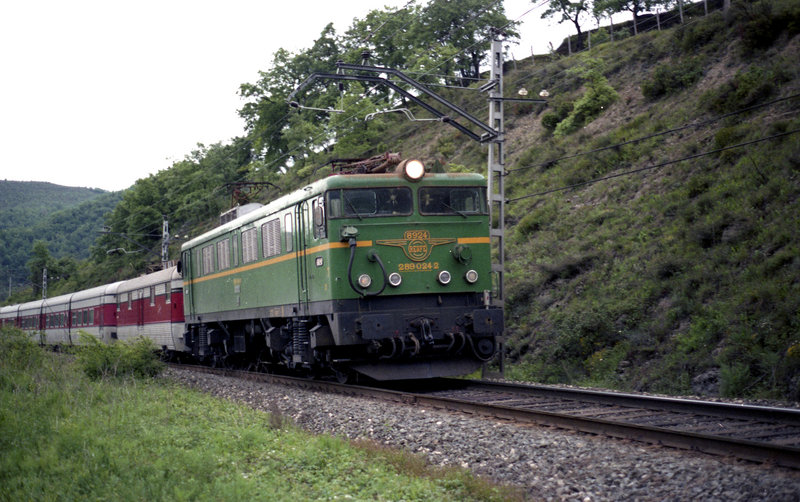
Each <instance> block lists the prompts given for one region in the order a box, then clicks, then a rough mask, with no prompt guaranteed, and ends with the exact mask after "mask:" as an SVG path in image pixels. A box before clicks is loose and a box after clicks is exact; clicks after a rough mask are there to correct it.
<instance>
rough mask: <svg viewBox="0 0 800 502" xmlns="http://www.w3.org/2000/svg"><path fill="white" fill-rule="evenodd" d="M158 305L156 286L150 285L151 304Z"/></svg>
mask: <svg viewBox="0 0 800 502" xmlns="http://www.w3.org/2000/svg"><path fill="white" fill-rule="evenodd" d="M155 305H156V287H155V286H150V306H151V307H155Z"/></svg>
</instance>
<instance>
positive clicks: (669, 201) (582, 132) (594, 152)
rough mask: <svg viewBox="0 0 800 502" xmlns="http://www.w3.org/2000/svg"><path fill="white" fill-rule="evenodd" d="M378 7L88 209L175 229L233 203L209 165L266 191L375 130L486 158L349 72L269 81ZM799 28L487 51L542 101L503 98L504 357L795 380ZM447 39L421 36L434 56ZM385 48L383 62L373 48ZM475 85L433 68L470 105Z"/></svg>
mask: <svg viewBox="0 0 800 502" xmlns="http://www.w3.org/2000/svg"><path fill="white" fill-rule="evenodd" d="M438 3H439V4H441V3H442V2H438ZM432 4H433V2H432ZM419 12H422V11H419ZM419 12H418V13H419ZM426 12H427V11H426ZM379 14H381V13H380V12H378V11H373V12H371V13H370V15H369V16H372V17H371V18H370V17H369V16H368V18H370V19H371V22H372V24H371V25H370V24H366V25H364V24H360V23H361V21H359V20H357V22H356V23H354V26H353V27H352V28H351V30H349V31H348V32H347V33H346V34H345V36H343V37H337V36H336V35H335V32H334V31H333V29H332V27H330V26H329V27H327V28H326V29H325V30H324V31H323V33H322V35H321V36H320V39H318V40H317V41H316V42H315V43H314V45H313V47H312V48H311V49H309V50H307V51H303V52H301V53H299V54H296V55H293V54H289V53H287V52H285V51H284V52H279V53H278V54H276V56H275V64H276V65H277V64H278V63H281V64H283V65H284V66H282V67H281V72H278V71H277V70H271V71H269V72H264V73H263V74H262V77H263V78H262V80H260V81H259V82H257V83H255V84H245V85H243V87H242V94H243V96H244V97H245V98H246V99H247V100H248V102H247V103H246V104H245V106H244V107H243V109H242V110H241V111H240V113H241V114H242V117H243V118H244V119H245V121H246V124H247V126H246V127H247V129H246V132H247V134H246V136H245V137H243V138H238V139H237V140H235V141H233V142H232V143H231V144H229V145H212V146H210V147H202V148H200V149H199V150H198V151H196V152H193V153H192V154H191V155H188V156H187V157H186V159H184V160H183V161H180V162H177V163H176V164H175V165H174V166H173V167H172V168H171V169H169V170H166V171H163V172H161V173H159V174H158V175H154V176H151V177H149V178H147V179H143V180H140V181H139V182H137V183H136V185H134V186H133V187H132V188H131V189H130V190H128V191H126V192H125V194H124V196H123V198H122V201H121V202H120V204H119V205H118V206H117V208H116V209H115V211H114V212H113V213H112V214H111V215H110V217H109V218H108V220H107V222H106V223H107V224H108V225H109V226H110V227H111V228H112V230H113V231H114V232H118V233H125V234H128V235H140V234H148V233H153V232H157V231H158V230H159V229H160V224H161V215H162V214H167V215H169V216H170V221H171V224H172V228H173V229H174V231H177V232H179V233H180V234H181V235H186V234H190V235H194V234H196V233H197V232H200V231H202V230H203V229H206V228H209V227H210V226H212V225H213V224H214V218H215V217H216V215H217V213H218V212H219V211H220V210H221V209H223V208H225V207H228V205H229V204H230V196H229V193H228V192H227V191H226V189H225V188H224V185H225V183H229V182H233V181H240V180H243V179H247V180H252V181H267V182H270V183H272V184H273V185H274V186H273V187H272V188H270V189H269V190H265V191H264V192H262V193H261V194H259V195H256V196H254V199H255V200H259V201H265V200H267V199H268V198H270V197H273V196H274V195H275V194H277V193H278V191H281V192H282V193H286V192H287V191H289V190H292V189H294V188H296V187H298V186H300V185H302V184H305V183H307V182H308V181H310V180H311V179H313V178H314V177H315V176H321V175H325V174H326V173H327V172H328V171H326V170H325V169H322V170H319V171H314V169H313V167H314V166H319V165H321V164H323V163H325V162H326V161H328V160H330V158H332V157H337V156H338V157H348V156H352V157H357V156H358V157H363V156H369V155H374V154H378V153H382V152H384V151H386V150H392V151H400V152H402V153H403V154H405V155H406V156H415V157H420V158H423V159H425V160H426V162H427V164H428V165H429V166H431V167H432V168H433V169H435V170H473V171H485V164H486V147H485V146H483V145H479V144H477V143H475V142H471V141H470V140H469V139H468V138H467V137H466V136H463V135H461V134H460V133H458V132H457V131H455V130H454V129H453V128H450V127H447V126H446V125H443V124H441V123H437V122H427V123H420V122H409V121H406V120H405V117H404V116H402V115H401V114H384V115H380V116H378V117H376V118H375V119H374V120H372V121H368V122H365V121H364V120H363V115H361V114H362V113H364V114H366V113H368V112H373V111H375V110H376V109H381V108H385V107H388V106H390V105H391V106H395V105H396V103H395V104H392V103H391V99H392V96H391V95H390V94H379V95H370V97H369V99H360V100H359V92H361V93H363V94H362V95H361V96H362V97H363V96H364V95H366V94H368V92H367V90H368V89H367V87H366V86H365V87H361V88H359V87H357V86H358V85H360V84H352V83H348V86H350V87H349V91H347V92H345V91H340V90H338V88H337V86H335V85H330V86H327V85H320V86H317V87H315V88H314V89H312V90H309V92H308V93H307V94H306V95H304V96H303V99H304V100H305V101H303V103H305V104H306V105H308V106H315V107H318V108H326V107H328V106H332V105H333V104H336V106H340V105H341V106H345V107H351V108H350V109H351V110H352V108H353V107H354V108H357V109H358V111H357V112H352V113H349V114H331V113H327V112H320V111H317V110H300V111H295V112H291V113H289V112H288V111H287V110H288V107H287V106H286V103H285V101H284V98H285V97H286V95H287V93H288V92H289V91H290V90H291V89H293V88H294V86H296V85H297V84H298V83H299V82H301V81H302V80H303V79H305V77H306V76H307V75H308V74H309V73H310V72H312V71H332V70H333V69H334V66H333V62H334V61H335V60H336V59H338V58H344V59H345V60H346V61H349V62H357V57H358V53H359V51H357V45H353V44H355V43H356V42H357V41H359V40H363V38H364V33H365V32H369V29H370V28H369V26H374V25H379V24H380V23H381V22H386V23H400V24H402V22H403V21H402V18H400V17H392V16H388V17H387V16H385V15H384V16H383V17H382V16H381V15H379ZM499 14H501V12H500V13H499ZM415 19H416V18H415ZM419 19H424V17H423V16H420V17H419ZM498 22H499V23H500V25H502V22H503V20H502V19H500V20H499V21H498ZM387 26H390V25H389V24H387ZM415 29H416V28H415ZM419 29H422V28H419ZM798 32H800V7H798V6H797V5H796V2H791V1H789V0H782V1H779V0H775V1H761V2H754V3H751V2H734V3H733V7H732V8H731V11H730V12H729V13H728V14H727V15H724V14H723V13H721V12H712V13H710V14H709V15H708V16H702V15H701V16H696V17H693V18H687V20H686V23H685V24H683V25H681V26H678V27H675V28H671V29H669V30H663V31H648V32H645V33H639V34H638V35H636V36H632V35H631V34H630V33H627V32H626V31H624V30H619V31H615V34H614V37H615V38H614V41H613V42H612V41H610V37H609V34H608V33H606V30H600V31H596V32H595V33H593V36H592V40H593V44H592V48H591V50H588V51H584V52H582V53H580V54H576V55H572V56H569V57H563V56H561V55H558V54H551V55H547V56H536V58H535V61H531V60H530V59H528V60H524V61H517V62H510V63H508V64H507V65H506V74H505V87H506V95H516V93H517V91H518V90H520V89H521V88H525V89H526V90H528V91H529V92H531V94H536V93H538V92H539V90H541V89H547V90H548V92H549V95H550V97H549V98H548V103H547V105H546V106H542V105H535V104H531V103H507V104H506V107H505V112H506V130H507V134H506V137H507V158H506V166H507V170H508V176H507V177H506V189H507V194H506V195H507V197H508V199H509V204H508V221H507V226H506V228H507V231H508V235H507V239H506V250H505V252H506V265H507V274H506V299H505V300H506V314H507V327H508V330H507V333H506V349H507V357H506V363H507V376H508V377H512V378H517V379H528V380H536V381H542V382H548V383H571V384H584V385H598V386H605V387H612V388H618V389H634V390H648V391H657V392H665V393H680V394H687V393H700V394H722V395H727V396H752V397H769V398H783V399H800V253H799V252H798V243H800V240H799V239H798V237H799V236H798V232H800V230H798V229H800V221H798V220H799V219H800V217H799V216H798V215H799V214H800V207H798V196H799V195H800V178H799V177H800V134H798V130H800V118H798V110H799V109H800V99H798V91H800V75H798V72H800V65H798V61H800V39H799V38H798V36H797V35H798ZM404 36H406V37H407V38H408V39H409V40H413V39H414V37H413V33H408V34H406V35H404ZM398 43H399V42H398ZM410 43H411V42H408V41H406V42H405V44H406V45H403V47H404V48H405V49H404V50H403V51H399V49H398V50H394V51H393V48H392V47H383V48H377V49H376V52H375V53H374V54H375V55H380V54H383V56H382V58H383V59H379V60H378V61H374V62H375V63H376V64H380V63H384V62H385V63H386V64H388V65H390V66H394V65H395V64H396V66H397V67H400V68H407V69H408V70H409V71H416V70H418V69H419V68H420V67H424V66H425V65H426V64H430V63H431V61H429V60H427V59H426V60H423V59H421V58H419V57H412V56H413V54H414V51H412V50H408V49H407V47H408V44H410ZM401 45H402V44H401ZM463 45H464V46H467V47H469V43H468V41H467V40H465V41H464V42H463ZM378 49H380V51H383V52H380V51H379V50H378ZM451 49H453V48H452V47H449V48H448V46H447V44H444V46H440V47H438V49H437V50H438V51H440V53H437V54H438V56H437V57H441V58H444V57H445V56H446V54H448V53H449V52H448V51H449V50H451ZM453 50H455V49H453ZM417 52H419V50H417ZM392 55H393V56H394V57H395V58H396V62H395V63H392V61H394V60H392V61H384V59H386V58H389V57H390V56H392ZM376 57H377V56H376ZM403 58H405V59H403ZM437 68H439V67H437ZM439 71H441V72H447V71H453V70H452V69H451V70H448V69H445V68H440V70H439ZM415 75H417V74H416V73H415ZM469 75H470V73H469V72H468V71H462V72H461V74H460V76H461V78H462V79H467V81H468V82H471V80H468V77H469ZM418 78H420V79H423V80H425V79H427V78H428V77H425V76H424V75H422V76H420V77H418ZM478 85H480V83H478V84H472V85H471V88H469V89H455V90H454V89H451V88H439V87H435V88H434V89H436V91H437V92H439V93H440V94H442V95H444V96H445V97H447V98H448V99H450V100H451V101H454V102H456V103H457V104H458V105H460V106H462V107H464V108H465V109H467V110H470V111H471V112H474V113H475V114H476V115H478V116H484V117H485V112H482V111H484V110H486V96H485V94H482V93H479V92H477V91H476V87H477V86H478ZM312 91H313V92H312ZM334 98H336V99H334ZM405 105H406V106H408V103H405ZM411 110H412V112H413V113H414V114H415V115H416V116H425V113H424V112H423V111H422V110H417V109H415V108H414V107H411ZM482 113H483V115H482ZM326 126H329V128H328V129H326ZM323 132H325V134H327V136H326V135H325V134H323ZM309 138H310V139H309ZM280 166H283V167H284V168H285V169H286V170H287V172H286V173H282V172H281V170H280V169H279V167H280ZM137 239H138V241H139V242H140V243H142V244H145V245H147V246H157V244H158V238H157V237H146V236H144V237H137ZM126 245H127V243H126V241H125V240H124V239H123V238H121V237H119V236H116V235H113V234H112V235H106V236H104V237H103V238H102V239H101V240H100V241H99V242H98V243H97V246H96V247H95V248H94V252H93V256H92V260H91V262H90V263H89V264H87V266H86V267H84V268H83V269H82V270H81V271H80V273H79V274H78V275H80V278H79V279H75V278H73V279H72V281H71V282H63V281H62V282H61V283H59V284H58V285H57V286H56V287H58V288H67V289H69V288H75V287H77V286H81V285H88V284H89V283H90V282H92V281H98V280H99V282H103V281H105V282H107V281H109V280H113V279H117V278H123V277H129V276H131V275H134V274H136V273H138V272H140V271H142V270H145V268H146V266H147V264H148V263H152V262H153V261H155V259H154V258H153V257H152V255H150V256H148V255H146V254H144V253H140V254H129V255H122V256H119V255H113V256H109V255H107V254H106V251H107V250H109V249H113V248H115V247H125V246H126ZM179 245H180V242H179V241H175V242H173V244H172V249H173V256H176V255H177V253H176V252H175V251H176V249H177V247H178V246H179Z"/></svg>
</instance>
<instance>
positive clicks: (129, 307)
mask: <svg viewBox="0 0 800 502" xmlns="http://www.w3.org/2000/svg"><path fill="white" fill-rule="evenodd" d="M128 310H133V291H131V292H130V293H128Z"/></svg>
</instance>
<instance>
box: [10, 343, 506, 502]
mask: <svg viewBox="0 0 800 502" xmlns="http://www.w3.org/2000/svg"><path fill="white" fill-rule="evenodd" d="M24 338H25V335H22V334H20V333H19V332H16V331H8V330H6V331H3V332H2V333H0V349H2V351H0V451H2V452H3V454H2V456H0V500H336V499H340V500H341V499H352V500H507V499H508V498H512V499H514V498H518V495H517V494H516V493H515V492H512V491H510V490H505V489H501V488H498V487H495V486H493V485H491V484H488V483H486V482H484V481H482V480H479V479H476V478H474V477H473V476H472V475H471V474H470V473H469V472H467V471H464V470H461V469H440V468H434V467H431V466H429V465H427V464H426V463H425V461H424V460H423V459H422V458H421V457H416V456H413V455H410V454H408V453H404V452H399V451H395V450H389V449H385V448H382V447H377V446H374V445H371V444H369V443H367V444H364V445H360V446H359V445H356V444H351V443H349V442H348V441H346V440H344V439H340V438H335V437H331V436H312V435H309V434H307V433H305V432H302V431H300V430H298V429H296V428H294V427H293V426H291V424H289V423H287V420H285V419H281V417H274V416H270V415H269V414H266V413H263V412H258V411H254V410H252V409H250V408H248V407H246V406H243V405H239V404H236V403H232V402H227V401H224V400H220V399H215V398H212V397H209V396H207V395H204V394H202V393H198V392H195V391H192V390H188V389H186V388H183V387H180V386H177V385H175V384H172V383H169V382H168V381H166V380H163V379H153V378H138V379H134V378H130V377H129V378H108V377H105V378H99V379H94V380H92V379H90V378H89V377H88V376H86V375H85V374H84V372H83V371H82V370H81V368H80V367H79V366H78V364H77V363H75V362H74V359H73V358H71V357H68V356H64V355H57V354H52V353H48V352H44V351H43V350H41V349H40V348H39V347H37V346H35V345H33V344H32V343H30V342H28V341H27V340H25V339H24Z"/></svg>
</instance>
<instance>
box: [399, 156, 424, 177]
mask: <svg viewBox="0 0 800 502" xmlns="http://www.w3.org/2000/svg"><path fill="white" fill-rule="evenodd" d="M404 171H405V175H406V178H408V179H410V180H411V181H418V180H420V179H422V177H423V176H425V165H424V164H423V163H422V162H420V161H419V160H416V159H415V160H409V161H408V162H406V165H405V167H404Z"/></svg>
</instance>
